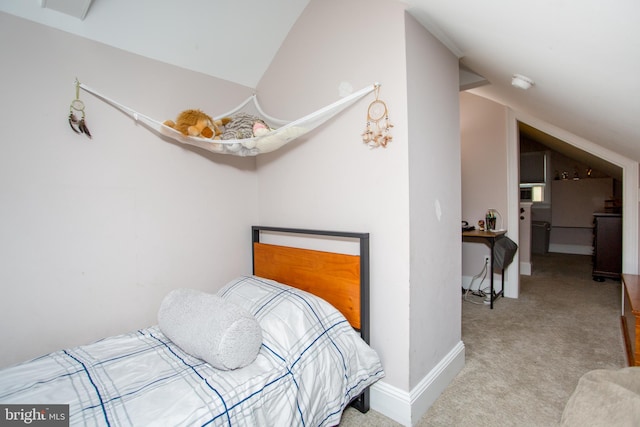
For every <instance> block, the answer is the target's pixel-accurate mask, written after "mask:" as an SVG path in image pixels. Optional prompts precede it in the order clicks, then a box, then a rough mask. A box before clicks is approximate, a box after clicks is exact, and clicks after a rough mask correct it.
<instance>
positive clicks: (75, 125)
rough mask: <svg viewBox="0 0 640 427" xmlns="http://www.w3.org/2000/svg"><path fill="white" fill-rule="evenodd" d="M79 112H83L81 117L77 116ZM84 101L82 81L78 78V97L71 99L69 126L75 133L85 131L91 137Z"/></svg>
mask: <svg viewBox="0 0 640 427" xmlns="http://www.w3.org/2000/svg"><path fill="white" fill-rule="evenodd" d="M76 112H77V113H82V116H81V117H80V119H78V117H77V116H76ZM84 117H85V116H84V102H82V100H81V99H80V82H79V81H78V79H76V99H74V100H73V101H71V105H69V126H71V129H73V131H74V132H75V133H78V134H80V133H84V134H85V135H87V136H88V137H89V138H91V133H90V132H89V128H88V127H87V123H86V122H85V120H84Z"/></svg>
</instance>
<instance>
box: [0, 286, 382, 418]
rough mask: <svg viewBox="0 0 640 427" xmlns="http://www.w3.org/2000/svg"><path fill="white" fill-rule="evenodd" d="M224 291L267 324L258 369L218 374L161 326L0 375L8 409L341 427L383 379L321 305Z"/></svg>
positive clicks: (300, 297)
mask: <svg viewBox="0 0 640 427" xmlns="http://www.w3.org/2000/svg"><path fill="white" fill-rule="evenodd" d="M218 294H219V295H220V296H222V297H223V298H226V299H228V300H231V301H233V302H235V303H236V304H239V305H241V306H243V307H245V308H247V309H248V310H249V311H250V312H251V313H253V314H254V315H255V316H256V318H257V319H258V320H259V322H260V325H261V327H262V329H263V345H262V348H261V349H260V353H259V354H258V357H257V359H256V360H255V361H254V362H253V363H252V364H250V365H249V366H247V367H245V368H241V369H237V370H233V371H220V370H216V369H214V368H213V367H211V366H210V365H209V364H207V363H205V362H203V361H201V360H199V359H197V358H194V357H192V356H190V355H189V354H186V353H185V352H183V351H182V350H181V349H180V348H179V347H177V346H176V345H175V344H173V343H172V342H171V341H170V340H168V339H167V338H166V337H165V336H164V335H163V334H162V333H161V332H160V330H159V328H157V327H156V326H154V327H150V328H148V329H144V330H139V331H136V332H133V333H129V334H126V335H121V336H116V337H111V338H107V339H104V340H101V341H98V342H96V343H93V344H90V345H87V346H82V347H77V348H74V349H68V350H62V351H58V352H55V353H51V354H49V355H46V356H43V357H40V358H38V359H34V360H32V361H30V362H26V363H24V364H21V365H17V366H14V367H11V368H7V369H5V370H3V371H0V403H21V404H56V403H57V404H69V405H70V423H71V425H88V426H98V425H100V426H102V425H112V426H152V425H158V426H168V425H184V426H193V425H210V426H297V425H300V426H302V425H304V426H332V425H336V424H338V422H339V421H340V417H341V414H342V410H343V409H344V408H345V406H346V405H347V404H348V403H349V401H350V400H352V399H353V398H354V397H356V396H358V394H360V393H361V392H362V391H363V390H364V388H365V387H367V386H369V385H370V384H372V383H374V382H375V381H377V380H378V379H379V378H381V377H382V376H384V372H383V369H382V366H381V363H380V360H379V358H378V356H377V355H376V353H375V351H373V350H372V349H371V348H370V347H369V346H367V345H366V344H365V343H364V341H362V339H361V338H360V337H359V335H358V334H357V333H356V332H355V331H354V330H353V329H352V328H351V326H350V325H349V324H348V323H347V321H346V319H344V317H343V316H342V315H341V314H340V313H339V312H338V311H337V310H335V309H334V308H333V307H332V306H331V305H329V304H328V303H326V302H325V301H323V300H321V299H318V298H316V297H314V296H312V295H310V294H308V293H305V292H302V291H299V290H296V289H293V288H290V287H288V286H285V285H282V284H279V283H276V282H273V281H270V280H266V279H261V278H257V277H240V278H238V279H236V280H234V281H232V282H231V283H229V284H228V285H226V286H225V287H224V288H223V289H222V290H221V291H220V292H219V293H218Z"/></svg>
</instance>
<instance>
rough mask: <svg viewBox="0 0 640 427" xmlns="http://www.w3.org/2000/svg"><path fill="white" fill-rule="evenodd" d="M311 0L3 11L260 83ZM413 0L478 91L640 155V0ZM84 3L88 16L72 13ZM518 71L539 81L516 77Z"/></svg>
mask: <svg viewBox="0 0 640 427" xmlns="http://www.w3.org/2000/svg"><path fill="white" fill-rule="evenodd" d="M313 1H321V0H313ZM308 3H309V0H269V1H263V0H244V1H237V0H216V1H211V0H185V1H181V2H177V1H176V2H158V1H157V0H136V1H130V0H3V1H2V2H1V3H0V11H4V12H7V13H11V14H14V15H17V16H21V17H23V18H26V19H30V20H33V21H36V22H40V23H42V24H44V25H49V26H52V27H56V28H59V29H62V30H64V31H68V32H71V33H74V34H77V35H80V36H83V37H87V38H90V39H93V40H97V41H100V42H103V43H106V44H109V45H112V46H115V47H119V48H122V49H125V50H128V51H131V52H134V53H137V54H140V55H144V56H147V57H150V58H154V59H157V60H160V61H164V62H168V63H171V64H175V65H178V66H181V67H184V68H187V69H192V70H195V71H200V72H202V73H206V74H209V75H212V76H215V77H220V78H223V79H226V80H230V81H234V82H237V83H239V84H242V85H246V86H249V87H255V86H256V85H257V83H258V81H259V80H260V78H261V76H262V74H263V73H264V71H265V70H266V68H267V67H268V66H269V63H270V62H271V60H272V58H273V57H274V55H275V54H276V52H277V50H278V48H279V47H280V45H281V43H282V41H283V40H284V38H285V37H286V36H287V33H288V31H289V30H290V29H291V27H292V26H293V24H294V23H295V21H296V20H297V18H298V17H299V16H300V14H301V13H302V11H303V10H304V8H305V7H306V5H307V4H308ZM405 3H406V4H407V10H408V12H409V13H410V14H412V15H413V16H414V17H415V18H416V19H417V20H418V21H419V22H421V23H422V24H423V25H424V26H425V27H426V28H427V29H429V30H430V31H431V33H432V34H434V35H435V36H436V37H437V38H438V39H440V41H441V42H442V43H444V44H445V45H446V46H447V47H448V48H449V49H450V50H451V51H452V52H453V53H454V54H455V55H457V56H458V57H459V59H460V63H461V66H462V69H463V70H467V69H469V70H472V71H474V72H476V73H478V74H479V75H481V76H483V77H484V79H486V83H487V84H484V85H480V83H478V84H474V85H471V86H470V87H472V86H477V87H475V88H473V89H471V92H473V93H475V94H477V95H480V96H483V97H486V98H489V99H492V100H494V101H497V102H499V103H501V104H504V105H506V106H509V107H511V108H512V109H514V110H515V111H518V112H522V113H525V114H526V115H529V116H532V117H535V118H537V119H539V120H542V121H544V122H546V123H549V124H551V125H553V126H557V127H559V128H561V129H564V130H566V131H568V132H570V133H572V134H575V135H577V136H579V137H581V138H584V139H586V140H588V141H591V142H594V143H596V144H599V145H601V146H603V147H605V148H607V149H610V150H612V151H614V152H617V153H618V154H621V155H623V156H626V157H629V158H631V159H634V160H636V161H640V126H638V124H637V121H638V118H640V80H639V79H638V74H640V73H639V72H640V25H638V17H640V1H637V0H616V1H604V0H537V1H523V0H483V1H476V0H447V1H442V0H406V1H405ZM336 4H339V2H336ZM371 7H375V2H371ZM83 8H84V11H83V12H82V13H80V15H84V12H86V16H84V18H82V16H78V13H73V12H78V11H79V10H80V9H83ZM69 9H71V11H72V12H70V11H69ZM336 13H339V10H337V11H336ZM73 15H75V16H73ZM354 19H357V17H354ZM185 29H187V30H185ZM212 55H213V57H215V58H216V60H211V57H212ZM465 73H466V71H465ZM514 74H522V75H525V76H527V77H529V78H531V79H532V80H533V81H534V85H533V86H532V87H531V88H530V89H528V90H526V91H525V90H522V89H519V88H516V87H514V86H512V85H511V78H512V76H513V75H514Z"/></svg>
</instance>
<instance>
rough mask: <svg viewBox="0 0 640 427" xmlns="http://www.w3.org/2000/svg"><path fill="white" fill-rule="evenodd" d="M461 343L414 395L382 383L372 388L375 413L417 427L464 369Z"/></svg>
mask: <svg viewBox="0 0 640 427" xmlns="http://www.w3.org/2000/svg"><path fill="white" fill-rule="evenodd" d="M464 357H465V355H464V344H463V342H462V341H460V342H459V343H458V344H457V345H456V346H455V347H454V348H453V349H452V350H451V351H450V352H449V353H448V354H447V355H446V356H445V357H444V358H443V359H442V360H441V361H440V362H439V363H438V364H437V365H436V366H435V367H434V368H433V369H432V370H431V372H429V373H428V374H427V375H426V376H425V377H424V378H423V379H422V380H421V381H420V382H419V383H418V385H416V386H415V387H414V388H413V389H412V390H411V391H410V392H407V391H404V390H400V389H399V388H397V387H394V386H392V385H389V384H387V383H385V382H382V381H379V382H377V383H376V384H374V385H373V386H372V387H371V401H370V404H371V409H373V410H374V411H376V412H379V413H381V414H382V415H384V416H386V417H389V418H391V419H392V420H394V421H396V422H398V423H400V424H402V425H403V426H406V427H411V426H414V425H415V424H417V423H418V421H420V419H421V418H422V416H423V415H424V414H426V413H427V410H428V409H429V408H430V407H431V405H433V403H434V402H435V401H436V399H437V398H438V397H439V396H440V394H442V392H443V391H444V389H445V388H447V386H448V385H449V384H450V383H451V381H453V379H454V378H455V377H456V375H458V373H459V372H460V371H461V370H462V368H463V367H464Z"/></svg>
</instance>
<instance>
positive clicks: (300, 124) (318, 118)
mask: <svg viewBox="0 0 640 427" xmlns="http://www.w3.org/2000/svg"><path fill="white" fill-rule="evenodd" d="M379 86H380V85H379V84H378V83H375V84H373V85H371V86H368V87H366V88H364V89H361V90H359V91H357V92H354V93H352V94H351V95H348V96H346V97H344V98H342V99H340V100H338V101H336V102H334V103H332V104H329V105H327V106H325V107H323V108H321V109H319V110H317V111H315V112H313V113H310V114H307V115H306V116H304V117H302V118H300V119H298V120H294V121H286V120H280V119H276V118H274V117H271V116H269V115H267V114H265V113H264V111H262V108H260V105H259V104H258V99H257V97H256V95H255V94H254V95H251V96H250V97H249V98H247V99H246V100H245V101H244V102H243V103H242V104H240V105H239V106H238V107H236V108H235V109H233V110H231V111H229V112H227V113H225V114H222V115H220V116H216V117H214V119H215V120H218V119H221V118H223V117H229V116H232V115H233V114H235V113H237V112H239V111H241V110H242V109H243V108H245V107H246V106H247V105H248V104H249V103H251V102H253V107H254V108H255V109H256V110H257V111H258V113H259V115H260V116H261V117H260V118H261V119H262V120H263V121H264V122H266V123H267V125H268V126H269V128H270V131H269V132H268V133H266V134H263V135H260V136H254V137H252V138H243V139H208V138H202V137H194V136H185V135H183V134H182V133H180V132H179V131H177V130H175V129H173V128H171V127H169V126H165V125H164V124H163V123H162V122H160V121H158V120H154V119H152V118H151V117H149V116H146V115H144V114H141V113H139V112H137V111H135V110H133V109H131V108H129V107H127V106H124V105H122V104H120V103H118V102H116V101H114V100H112V99H109V98H107V97H106V96H104V95H102V94H100V93H98V92H96V91H95V90H93V89H91V88H90V87H88V86H86V85H85V84H82V83H79V84H78V87H80V88H81V89H82V90H84V91H85V92H88V93H90V94H92V95H94V96H96V97H97V98H99V99H101V100H103V101H105V102H106V103H108V104H110V105H112V106H114V107H116V108H117V109H119V110H121V111H122V112H124V113H126V114H128V115H129V116H131V117H132V118H133V119H134V120H135V121H139V122H142V123H143V124H145V125H146V126H147V127H149V128H151V129H153V130H154V131H157V132H159V133H160V134H162V135H165V136H167V137H170V138H172V139H174V140H176V141H178V142H180V143H182V144H189V145H194V146H196V147H200V148H203V149H205V150H207V151H211V152H214V153H221V154H232V155H236V156H257V155H258V154H263V153H269V152H271V151H274V150H277V149H278V148H280V147H282V146H284V145H285V144H287V143H289V142H290V141H293V140H294V139H296V138H298V137H300V136H302V135H304V134H306V133H308V132H310V131H312V130H313V129H315V128H316V127H318V126H320V125H321V124H323V123H325V122H326V121H328V120H329V119H331V118H332V117H333V116H335V115H336V114H338V113H339V112H341V111H342V110H344V109H345V108H347V107H348V106H350V105H352V104H353V103H354V102H355V101H357V100H358V99H360V98H362V97H363V96H365V95H367V94H369V93H371V92H373V91H374V90H375V89H376V88H378V87H379ZM278 126H279V127H278Z"/></svg>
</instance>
